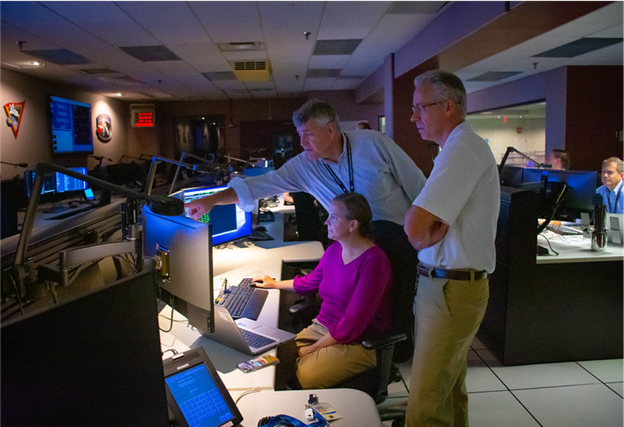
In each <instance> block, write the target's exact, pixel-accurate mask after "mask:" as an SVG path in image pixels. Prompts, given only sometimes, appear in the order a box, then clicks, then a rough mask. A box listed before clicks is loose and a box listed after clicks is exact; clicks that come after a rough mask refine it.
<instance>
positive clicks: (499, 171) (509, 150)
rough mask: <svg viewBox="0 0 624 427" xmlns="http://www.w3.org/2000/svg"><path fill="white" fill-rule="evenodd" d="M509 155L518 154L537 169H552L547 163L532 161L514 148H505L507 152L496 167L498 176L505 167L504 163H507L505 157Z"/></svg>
mask: <svg viewBox="0 0 624 427" xmlns="http://www.w3.org/2000/svg"><path fill="white" fill-rule="evenodd" d="M511 153H518V154H520V155H521V156H522V157H524V158H525V159H527V160H530V161H532V162H533V163H535V164H536V165H537V168H538V169H539V168H552V165H549V164H548V163H540V162H538V161H537V160H535V159H532V158H531V157H529V156H527V155H526V154H524V153H523V152H522V151H519V150H517V149H516V148H514V147H507V151H505V155H504V156H503V160H501V163H500V165H499V166H498V174H499V175H500V174H501V173H502V171H503V168H504V167H505V163H506V162H507V157H509V154H511Z"/></svg>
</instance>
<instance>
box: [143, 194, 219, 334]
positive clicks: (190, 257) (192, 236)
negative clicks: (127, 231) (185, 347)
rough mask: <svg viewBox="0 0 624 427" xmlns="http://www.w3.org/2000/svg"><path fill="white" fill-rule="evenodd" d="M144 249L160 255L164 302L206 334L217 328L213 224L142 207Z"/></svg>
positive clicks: (161, 297)
mask: <svg viewBox="0 0 624 427" xmlns="http://www.w3.org/2000/svg"><path fill="white" fill-rule="evenodd" d="M143 237H144V240H143V242H144V245H145V247H144V250H145V256H147V257H159V258H160V259H161V263H162V267H161V270H160V272H159V273H158V275H157V284H158V287H159V288H160V296H159V298H160V299H161V301H162V302H164V303H165V304H168V305H170V306H171V307H173V308H174V309H175V310H177V311H178V312H179V313H181V314H182V315H184V316H185V317H186V318H187V319H188V321H189V323H190V324H191V325H193V326H194V327H196V328H197V330H198V331H199V332H200V333H202V334H204V335H207V334H210V333H212V332H214V312H213V309H212V305H213V301H214V292H213V287H212V283H213V280H212V274H213V273H212V245H211V243H210V225H209V224H206V223H203V222H199V221H194V220H192V219H190V218H186V217H184V216H164V215H158V214H155V213H153V212H152V211H151V210H150V209H149V208H148V207H147V206H145V207H143Z"/></svg>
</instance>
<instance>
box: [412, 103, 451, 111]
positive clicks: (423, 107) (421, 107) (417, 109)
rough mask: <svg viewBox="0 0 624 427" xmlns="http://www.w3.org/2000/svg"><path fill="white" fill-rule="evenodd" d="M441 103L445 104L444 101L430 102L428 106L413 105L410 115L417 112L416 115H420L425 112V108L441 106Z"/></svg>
mask: <svg viewBox="0 0 624 427" xmlns="http://www.w3.org/2000/svg"><path fill="white" fill-rule="evenodd" d="M443 102H446V101H438V102H432V103H430V104H424V105H420V104H416V105H413V106H412V113H415V112H417V111H418V114H422V113H424V112H425V110H426V108H427V107H431V106H432V105H436V104H442V103H443Z"/></svg>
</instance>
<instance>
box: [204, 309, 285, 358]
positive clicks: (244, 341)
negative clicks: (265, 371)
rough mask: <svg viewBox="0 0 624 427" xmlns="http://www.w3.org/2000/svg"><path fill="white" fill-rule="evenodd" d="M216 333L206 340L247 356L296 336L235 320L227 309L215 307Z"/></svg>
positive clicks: (251, 322) (268, 327)
mask: <svg viewBox="0 0 624 427" xmlns="http://www.w3.org/2000/svg"><path fill="white" fill-rule="evenodd" d="M214 321H215V328H214V332H213V333H211V334H207V335H205V337H206V338H208V339H210V340H213V341H216V342H218V343H221V344H223V345H226V346H228V347H230V348H233V349H234V350H238V351H240V352H241V353H246V354H251V355H255V354H260V353H264V352H265V351H267V350H270V349H272V348H273V347H276V346H278V345H279V344H282V343H284V342H286V341H290V340H291V339H293V338H295V334H292V333H290V332H286V331H283V330H281V329H277V328H272V327H270V326H266V325H263V324H261V323H259V322H257V321H255V320H251V319H247V318H244V317H243V318H240V319H238V320H234V319H233V318H232V316H231V315H230V312H229V311H227V309H226V308H225V307H221V306H219V305H216V304H215V305H214Z"/></svg>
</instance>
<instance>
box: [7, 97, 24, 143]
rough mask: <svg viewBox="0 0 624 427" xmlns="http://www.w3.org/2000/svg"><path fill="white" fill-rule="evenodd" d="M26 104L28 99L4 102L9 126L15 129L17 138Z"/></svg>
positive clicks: (14, 133) (14, 132)
mask: <svg viewBox="0 0 624 427" xmlns="http://www.w3.org/2000/svg"><path fill="white" fill-rule="evenodd" d="M24 104H26V101H22V102H9V103H8V104H4V111H5V112H6V115H7V126H9V127H10V128H11V129H13V135H14V136H15V138H17V132H19V127H20V123H21V122H22V114H23V113H24Z"/></svg>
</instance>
